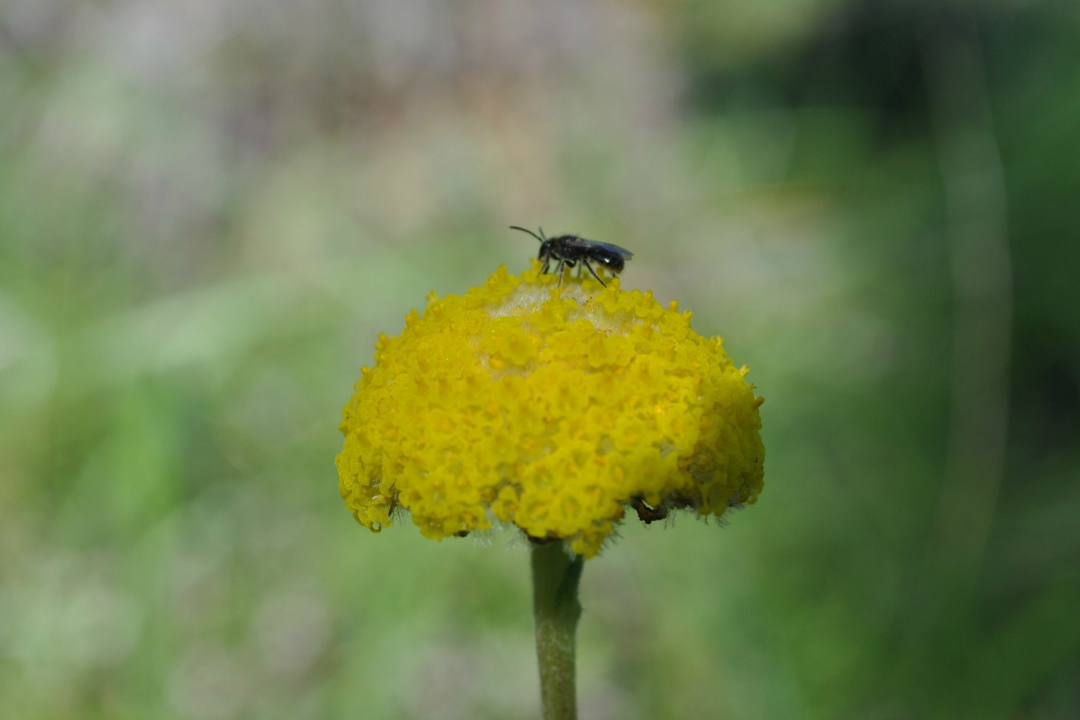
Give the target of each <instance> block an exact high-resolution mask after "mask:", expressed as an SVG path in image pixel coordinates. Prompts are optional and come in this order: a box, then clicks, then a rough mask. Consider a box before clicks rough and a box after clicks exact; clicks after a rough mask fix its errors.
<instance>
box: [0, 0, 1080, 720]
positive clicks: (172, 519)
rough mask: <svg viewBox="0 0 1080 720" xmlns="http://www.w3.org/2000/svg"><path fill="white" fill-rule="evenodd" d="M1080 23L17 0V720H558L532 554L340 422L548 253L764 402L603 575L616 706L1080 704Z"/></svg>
mask: <svg viewBox="0 0 1080 720" xmlns="http://www.w3.org/2000/svg"><path fill="white" fill-rule="evenodd" d="M1078 130H1080V7H1078V6H1077V5H1076V4H1075V3H1060V2H1043V1H1040V0H995V1H987V2H962V1H960V0H947V1H945V2H929V1H928V0H922V1H914V2H912V1H901V0H760V1H759V2H739V3H736V2H729V1H723V2H657V1H655V0H654V1H652V2H649V1H646V0H641V1H639V2H621V3H617V2H597V3H582V2H577V1H574V0H553V1H552V2H544V3H538V2H535V3H524V2H509V1H507V2H503V1H501V0H473V1H471V2H462V3H438V2H433V1H432V0H315V1H314V2H305V3H296V2H286V1H285V0H259V1H258V2H256V1H255V0H200V1H199V2H190V0H85V1H82V0H2V2H0V717H3V718H5V719H6V718H18V719H20V720H22V719H26V720H34V719H37V718H75V717H78V718H120V719H126V718H140V719H141V718H181V719H190V720H226V719H230V718H424V719H430V720H443V719H445V720H456V719H458V718H461V719H467V718H511V719H513V718H533V717H536V714H537V705H538V691H537V683H536V679H535V672H536V670H535V660H534V656H533V646H532V625H531V622H532V621H531V615H530V599H531V598H530V589H529V586H528V567H527V566H528V562H527V552H526V549H525V548H524V546H523V545H522V544H521V543H520V542H519V541H516V540H515V538H513V537H512V536H511V534H510V533H504V534H497V535H494V536H493V537H489V538H487V540H486V542H476V541H474V540H472V539H467V540H459V541H446V542H442V543H435V542H431V541H428V540H424V539H423V538H421V537H420V536H419V534H418V532H417V531H416V529H415V528H414V527H412V526H410V525H407V524H399V525H395V526H394V527H392V528H390V529H389V530H387V531H386V532H384V533H383V534H381V535H379V536H374V535H371V534H370V533H368V532H367V531H366V530H364V529H362V528H361V527H359V526H358V525H357V524H356V523H355V522H354V521H353V520H352V518H351V517H350V516H349V515H348V514H347V513H346V511H345V510H344V508H343V505H342V503H341V501H340V498H339V497H338V492H337V477H336V472H335V469H334V465H333V459H334V455H335V454H336V453H337V452H338V450H339V449H340V447H341V437H340V435H339V433H338V431H337V423H338V421H339V419H340V411H341V407H342V406H343V405H344V403H345V401H346V400H347V399H348V397H349V395H350V393H351V385H352V383H353V382H354V381H355V380H356V378H357V377H358V376H359V373H360V367H361V366H362V365H364V364H366V363H369V362H370V361H371V356H372V353H373V344H374V341H375V338H376V335H377V333H378V332H380V331H387V332H389V333H397V332H399V331H400V329H401V328H402V327H403V317H404V315H405V313H406V312H407V311H408V310H409V309H410V308H412V307H414V306H422V304H423V298H424V295H425V294H426V293H427V292H428V291H430V290H433V289H434V290H436V291H438V292H439V293H440V294H447V293H453V292H463V291H464V290H465V289H466V288H468V287H469V286H471V285H475V284H478V283H480V282H482V281H483V280H484V279H485V278H486V277H487V275H488V274H489V273H490V272H491V271H492V270H493V269H494V268H495V267H496V266H497V265H499V264H502V263H506V264H508V265H509V266H510V267H511V269H521V268H524V267H526V266H527V262H528V259H529V258H530V257H532V256H533V255H534V254H535V252H536V245H535V243H534V242H533V241H531V240H529V238H526V237H524V236H522V235H521V234H519V233H514V232H510V231H508V230H507V229H506V226H508V225H510V224H520V225H526V226H536V225H543V226H544V228H545V229H546V230H548V231H549V232H576V233H580V234H582V235H585V236H587V237H591V238H594V239H598V240H605V241H608V242H616V243H618V244H620V245H623V246H626V247H628V248H630V249H632V250H633V251H634V252H635V254H636V255H635V258H634V261H633V262H632V263H631V264H630V266H629V267H628V269H627V272H626V273H625V274H624V276H623V277H624V286H626V287H637V288H643V289H652V290H654V291H655V292H656V294H657V295H658V297H660V299H661V300H663V301H667V300H668V299H670V298H674V297H677V298H678V299H679V300H680V303H681V304H682V306H683V307H688V308H691V309H693V310H694V313H695V314H694V324H695V327H696V329H697V330H698V331H699V332H701V333H703V334H708V335H712V334H723V335H724V336H725V338H726V346H727V348H728V351H729V352H730V353H731V354H732V356H733V358H734V359H735V361H736V362H737V363H740V364H741V363H748V364H749V365H750V366H751V367H752V373H751V375H750V379H751V380H753V381H754V382H755V383H756V384H757V386H758V391H759V392H760V393H761V394H763V395H764V396H765V397H766V400H767V401H766V404H765V405H764V407H763V408H762V416H763V421H764V438H765V444H766V448H767V461H766V465H765V467H766V490H765V492H764V494H763V495H762V497H761V500H760V502H759V503H758V504H757V505H756V506H754V507H752V508H750V509H748V510H745V511H743V512H741V513H737V514H735V515H734V516H733V517H732V518H731V522H730V523H728V525H727V526H726V527H724V528H723V529H720V528H717V527H715V526H714V525H705V524H702V523H699V522H695V521H692V520H691V519H690V518H683V519H679V520H678V521H676V522H674V523H669V524H668V525H669V526H668V527H659V526H658V525H654V526H652V527H650V528H647V529H646V528H644V527H641V526H639V525H638V524H637V523H636V522H635V523H627V524H626V526H625V527H624V529H623V531H622V537H621V540H620V541H619V542H617V543H616V544H614V545H613V546H611V547H609V548H608V549H607V550H606V552H605V553H604V554H603V555H602V556H601V557H600V558H599V559H597V560H595V561H590V562H589V563H588V565H587V567H586V572H585V577H584V581H583V588H582V592H583V603H584V605H585V615H584V619H583V623H582V626H581V629H580V660H579V663H580V669H579V672H580V681H579V684H580V696H581V705H582V711H581V715H582V718H583V719H584V720H598V719H608V718H611V719H615V718H618V719H627V720H645V719H650V718H747V719H755V718H785V719H788V718H792V719H800V718H808V719H809V718H873V719H891V718H958V717H972V718H1066V717H1077V714H1078V710H1080V612H1078V609H1080V483H1078V480H1080V279H1078V274H1080V243H1078V237H1080V212H1078V211H1077V203H1078V199H1077V198H1078V197H1080V142H1078Z"/></svg>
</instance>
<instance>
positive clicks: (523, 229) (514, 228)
mask: <svg viewBox="0 0 1080 720" xmlns="http://www.w3.org/2000/svg"><path fill="white" fill-rule="evenodd" d="M510 229H511V230H520V231H521V232H525V233H529V234H530V235H532V236H533V237H534V238H536V239H537V240H539V241H540V242H544V238H542V237H540V236H539V235H537V234H536V233H534V232H533V231H532V230H529V229H527V228H523V227H518V226H517V225H511V226H510ZM540 232H544V231H543V230H542V229H541V230H540Z"/></svg>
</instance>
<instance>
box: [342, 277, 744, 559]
mask: <svg viewBox="0 0 1080 720" xmlns="http://www.w3.org/2000/svg"><path fill="white" fill-rule="evenodd" d="M540 269H541V266H540V264H539V263H538V262H537V261H533V263H532V267H531V268H530V269H528V270H526V271H525V272H523V273H521V274H520V275H514V274H511V273H509V272H508V271H507V269H506V268H505V267H500V268H499V269H497V270H496V271H495V272H494V273H493V274H492V275H491V277H490V278H488V280H487V282H485V283H484V284H483V285H481V286H479V287H475V288H472V289H470V290H469V291H468V292H466V293H465V294H464V295H449V296H447V297H444V298H439V297H437V296H435V295H434V294H432V295H429V296H428V304H427V308H426V309H425V310H424V312H423V313H422V314H421V313H417V312H416V311H413V312H412V313H410V314H409V315H408V316H407V317H406V319H405V329H404V330H403V332H402V333H401V334H400V335H399V336H397V337H388V336H386V335H383V336H380V338H379V341H378V343H377V344H376V353H375V363H374V365H373V366H371V367H364V368H363V369H362V371H361V377H360V380H359V381H358V382H357V383H356V385H355V394H354V395H353V397H352V399H351V400H350V401H349V403H348V404H347V405H346V406H345V409H344V413H343V419H342V422H341V425H340V429H341V431H342V433H343V434H344V435H345V445H344V448H343V449H342V451H341V453H340V454H339V455H338V457H337V468H338V478H339V489H340V491H341V496H342V498H344V500H345V505H346V507H347V508H348V510H349V511H350V512H351V513H352V514H353V516H354V517H355V518H356V519H357V521H359V522H360V524H362V525H364V526H366V527H368V528H369V529H371V530H372V531H374V532H378V531H379V530H381V529H382V528H384V527H386V526H388V525H390V524H391V522H392V519H393V518H394V517H398V516H399V514H400V513H399V512H397V511H399V510H404V511H408V514H409V515H410V516H411V518H412V521H413V522H414V523H415V524H416V525H417V526H419V529H420V531H421V533H422V534H423V535H424V536H426V537H429V538H434V539H442V538H446V537H450V536H453V535H461V534H465V533H468V532H472V531H477V530H484V529H487V528H490V527H492V526H493V525H496V524H513V525H516V526H517V527H519V528H521V529H522V530H523V531H524V532H525V533H527V534H528V535H529V536H530V537H532V538H535V539H538V540H563V541H566V542H567V543H568V544H569V546H570V548H571V549H572V550H573V551H574V552H576V553H579V554H582V555H584V556H586V557H592V556H595V555H596V554H597V553H598V552H599V551H600V549H601V547H602V545H603V544H604V541H605V540H606V538H607V537H608V536H609V535H610V534H611V533H612V531H613V530H614V528H615V526H616V525H617V524H618V523H619V522H620V521H621V520H622V519H623V517H624V515H625V514H626V510H627V509H628V508H630V509H634V510H635V511H636V512H637V513H638V515H639V517H641V518H642V519H643V520H645V521H646V522H648V521H651V520H653V519H656V518H657V517H661V516H664V515H666V514H667V512H668V511H671V510H678V509H692V510H694V511H696V513H697V514H698V515H703V516H708V515H715V516H721V515H723V514H724V513H725V512H727V511H728V509H729V508H730V507H732V506H736V505H741V504H744V503H752V502H754V501H755V500H756V499H757V496H758V494H759V493H760V492H761V490H762V486H763V461H764V447H763V446H762V443H761V438H760V434H759V431H760V429H761V420H760V415H759V409H758V408H759V406H760V405H761V402H762V399H761V398H760V397H757V396H755V394H754V386H753V385H750V384H748V383H747V381H746V372H747V368H746V367H745V366H742V367H739V366H736V365H735V364H734V363H733V362H732V361H731V358H729V357H728V355H727V353H726V352H725V350H724V347H723V341H722V340H721V339H720V338H705V337H702V336H701V335H698V334H697V333H696V332H694V331H693V330H692V329H691V327H690V314H689V313H688V312H684V313H680V312H678V305H677V304H676V303H674V302H673V303H671V305H670V307H663V306H661V305H660V304H659V303H657V301H656V300H655V299H654V298H653V296H652V294H651V293H642V292H640V291H636V290H635V291H624V290H622V289H621V288H620V286H619V281H618V278H614V279H612V280H611V281H610V282H609V283H608V285H607V287H604V286H601V285H600V283H598V282H596V281H595V280H593V279H592V278H589V277H586V278H583V279H576V278H570V277H566V278H564V281H563V282H562V283H561V284H558V283H557V280H556V278H555V277H554V276H552V275H548V274H542V273H541V272H540ZM646 506H647V507H646Z"/></svg>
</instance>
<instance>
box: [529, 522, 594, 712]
mask: <svg viewBox="0 0 1080 720" xmlns="http://www.w3.org/2000/svg"><path fill="white" fill-rule="evenodd" d="M583 563H584V558H582V557H581V556H580V555H570V554H568V553H567V551H566V549H565V547H564V546H563V543H561V542H548V543H535V542H534V543H533V544H532V576H533V616H534V617H535V619H536V657H537V660H538V661H539V664H540V704H541V707H542V708H543V720H577V693H576V688H575V682H574V650H575V646H574V634H575V632H576V631H577V622H578V618H579V617H581V604H580V603H578V583H579V581H580V580H581V567H582V564H583Z"/></svg>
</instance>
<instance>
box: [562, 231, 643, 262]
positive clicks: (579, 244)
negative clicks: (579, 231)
mask: <svg viewBox="0 0 1080 720" xmlns="http://www.w3.org/2000/svg"><path fill="white" fill-rule="evenodd" d="M566 244H567V245H570V246H571V247H575V248H579V249H581V250H590V249H596V248H600V249H602V250H607V251H608V252H610V253H615V254H616V255H622V256H623V257H624V258H627V259H629V258H632V257H634V253H632V252H630V251H629V250H627V249H626V248H621V247H619V246H618V245H612V244H611V243H606V242H599V241H597V240H586V239H585V238H581V237H577V236H573V237H571V238H570V239H568V240H567V241H566Z"/></svg>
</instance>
